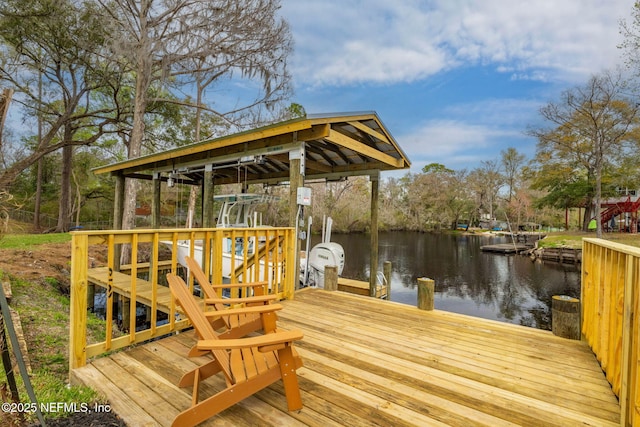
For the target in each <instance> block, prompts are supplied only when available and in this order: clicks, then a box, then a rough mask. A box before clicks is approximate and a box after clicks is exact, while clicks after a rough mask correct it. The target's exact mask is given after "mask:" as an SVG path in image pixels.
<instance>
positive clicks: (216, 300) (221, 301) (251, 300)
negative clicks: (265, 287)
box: [204, 295, 278, 304]
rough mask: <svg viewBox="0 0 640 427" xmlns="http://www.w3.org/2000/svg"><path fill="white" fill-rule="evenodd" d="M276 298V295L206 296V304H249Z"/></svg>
mask: <svg viewBox="0 0 640 427" xmlns="http://www.w3.org/2000/svg"><path fill="white" fill-rule="evenodd" d="M277 299H278V296H277V295H260V296H253V297H244V298H206V299H205V300H204V302H205V303H206V304H250V303H255V302H269V301H275V300H277Z"/></svg>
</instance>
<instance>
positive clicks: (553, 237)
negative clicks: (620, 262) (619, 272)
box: [538, 232, 640, 249]
mask: <svg viewBox="0 0 640 427" xmlns="http://www.w3.org/2000/svg"><path fill="white" fill-rule="evenodd" d="M585 237H591V238H594V237H596V234H595V233H593V232H591V233H582V232H575V233H549V234H548V235H547V237H545V238H544V239H542V240H540V241H539V242H538V247H541V248H560V247H563V248H574V249H580V248H582V239H583V238H585ZM602 238H603V239H605V240H611V241H612V242H617V243H622V244H624V245H629V246H635V247H640V234H635V233H633V234H632V233H604V235H603V236H602Z"/></svg>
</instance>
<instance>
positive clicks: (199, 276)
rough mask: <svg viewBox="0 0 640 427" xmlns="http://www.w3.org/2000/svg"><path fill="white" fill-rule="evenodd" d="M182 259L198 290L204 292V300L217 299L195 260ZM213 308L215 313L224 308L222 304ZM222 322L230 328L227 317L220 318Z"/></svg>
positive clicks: (214, 291)
mask: <svg viewBox="0 0 640 427" xmlns="http://www.w3.org/2000/svg"><path fill="white" fill-rule="evenodd" d="M184 259H185V261H186V262H187V267H188V268H189V272H191V274H193V277H195V279H196V280H197V281H198V283H200V289H202V291H203V292H204V296H205V298H219V297H218V293H217V292H216V290H215V289H214V288H213V286H211V283H210V282H209V279H207V276H205V274H204V272H203V271H202V268H200V265H199V264H198V263H197V262H196V260H195V259H193V258H191V257H190V256H185V257H184ZM213 306H214V307H215V309H216V310H217V311H222V310H224V309H225V308H226V307H225V306H224V304H221V303H215V304H213ZM222 321H223V322H224V324H225V325H226V327H227V328H231V327H232V326H233V325H231V319H229V316H224V317H222Z"/></svg>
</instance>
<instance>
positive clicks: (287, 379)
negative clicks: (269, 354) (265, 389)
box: [278, 345, 302, 411]
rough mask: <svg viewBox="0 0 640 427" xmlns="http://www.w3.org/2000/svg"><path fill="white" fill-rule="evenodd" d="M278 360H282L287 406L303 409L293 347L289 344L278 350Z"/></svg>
mask: <svg viewBox="0 0 640 427" xmlns="http://www.w3.org/2000/svg"><path fill="white" fill-rule="evenodd" d="M278 360H279V361H280V375H281V376H282V384H283V385H284V394H285V396H286V397H287V407H288V408H289V410H290V411H297V410H300V409H302V397H301V396H300V387H299V386H298V375H297V374H296V365H297V364H296V360H295V358H294V357H293V347H292V346H291V345H288V346H286V347H284V348H282V349H280V350H278Z"/></svg>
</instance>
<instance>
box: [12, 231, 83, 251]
mask: <svg viewBox="0 0 640 427" xmlns="http://www.w3.org/2000/svg"><path fill="white" fill-rule="evenodd" d="M70 241H71V234H69V233H50V234H4V235H2V236H1V237H0V249H29V248H31V247H32V246H37V245H43V244H46V243H66V242H70Z"/></svg>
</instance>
